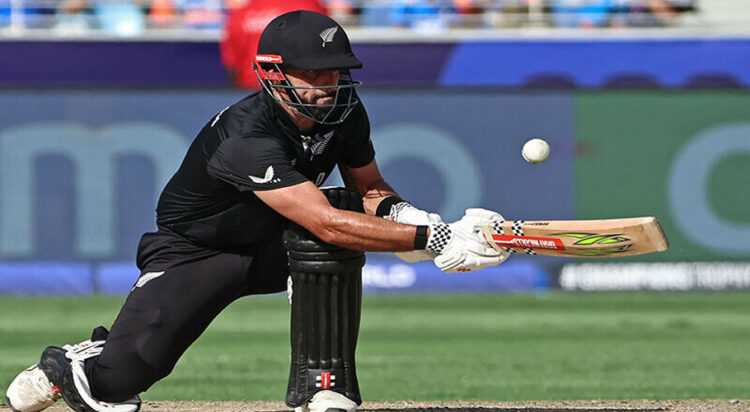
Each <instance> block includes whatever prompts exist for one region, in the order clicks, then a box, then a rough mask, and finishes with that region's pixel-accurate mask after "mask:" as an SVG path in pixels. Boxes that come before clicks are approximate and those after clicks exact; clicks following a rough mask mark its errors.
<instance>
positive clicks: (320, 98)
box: [284, 68, 340, 104]
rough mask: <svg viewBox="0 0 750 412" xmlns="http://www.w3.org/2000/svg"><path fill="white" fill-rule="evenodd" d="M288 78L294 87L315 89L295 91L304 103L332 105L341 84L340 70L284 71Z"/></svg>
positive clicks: (289, 69) (288, 69)
mask: <svg viewBox="0 0 750 412" xmlns="http://www.w3.org/2000/svg"><path fill="white" fill-rule="evenodd" d="M284 73H285V74H286V78H287V79H288V80H289V83H290V84H291V85H292V86H293V87H313V88H312V89H294V90H295V92H296V93H297V95H298V96H299V98H300V100H302V103H306V104H332V103H333V101H334V99H335V96H336V86H337V85H338V84H339V76H340V74H339V71H338V70H314V71H313V70H297V69H291V68H287V69H285V70H284Z"/></svg>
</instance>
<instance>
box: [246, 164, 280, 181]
mask: <svg viewBox="0 0 750 412" xmlns="http://www.w3.org/2000/svg"><path fill="white" fill-rule="evenodd" d="M273 175H274V172H273V166H268V169H266V174H265V175H264V176H263V177H258V176H253V175H247V177H249V178H250V180H252V181H253V182H255V183H258V184H264V183H278V182H280V181H281V179H279V178H278V177H277V178H275V179H274V177H273Z"/></svg>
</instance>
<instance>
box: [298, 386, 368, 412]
mask: <svg viewBox="0 0 750 412" xmlns="http://www.w3.org/2000/svg"><path fill="white" fill-rule="evenodd" d="M356 410H357V404H356V403H355V402H354V401H352V400H351V399H349V398H347V397H346V396H344V395H342V394H340V393H338V392H334V391H330V390H322V391H320V392H318V393H316V394H315V395H313V397H312V399H310V401H309V402H307V403H306V404H304V405H302V406H298V407H296V408H294V412H355V411H356Z"/></svg>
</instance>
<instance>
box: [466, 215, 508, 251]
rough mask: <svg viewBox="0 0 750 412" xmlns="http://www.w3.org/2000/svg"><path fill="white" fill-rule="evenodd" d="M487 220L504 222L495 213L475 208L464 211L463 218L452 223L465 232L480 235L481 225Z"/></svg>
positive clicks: (501, 216) (500, 216) (502, 218)
mask: <svg viewBox="0 0 750 412" xmlns="http://www.w3.org/2000/svg"><path fill="white" fill-rule="evenodd" d="M488 220H505V218H504V217H503V215H501V214H500V213H497V212H495V211H492V210H487V209H481V208H478V207H476V208H471V209H466V212H465V214H464V215H463V217H462V218H461V219H460V220H458V221H456V222H454V224H457V225H459V226H461V227H462V228H464V229H465V230H467V231H470V232H476V233H479V234H481V233H482V223H484V222H486V221H488ZM482 239H484V237H482ZM488 246H489V245H488Z"/></svg>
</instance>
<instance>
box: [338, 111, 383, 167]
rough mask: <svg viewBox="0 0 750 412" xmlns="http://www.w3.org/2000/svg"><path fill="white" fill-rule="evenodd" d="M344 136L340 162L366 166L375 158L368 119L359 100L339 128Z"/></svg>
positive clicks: (353, 165)
mask: <svg viewBox="0 0 750 412" xmlns="http://www.w3.org/2000/svg"><path fill="white" fill-rule="evenodd" d="M341 132H342V134H343V136H344V152H343V155H342V159H341V163H343V164H344V165H346V166H349V167H352V168H357V167H362V166H367V165H368V164H369V163H370V162H372V160H373V159H374V158H375V149H374V148H373V147H372V140H370V119H369V118H368V117H367V111H366V110H365V106H364V105H363V104H362V102H360V103H359V104H358V105H357V107H356V108H354V110H353V111H352V112H351V114H349V117H347V119H346V121H345V122H344V125H343V127H342V129H341Z"/></svg>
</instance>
